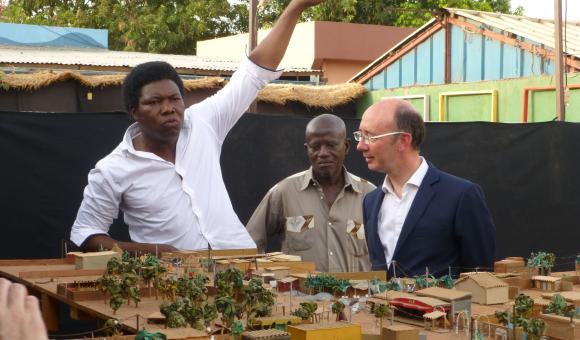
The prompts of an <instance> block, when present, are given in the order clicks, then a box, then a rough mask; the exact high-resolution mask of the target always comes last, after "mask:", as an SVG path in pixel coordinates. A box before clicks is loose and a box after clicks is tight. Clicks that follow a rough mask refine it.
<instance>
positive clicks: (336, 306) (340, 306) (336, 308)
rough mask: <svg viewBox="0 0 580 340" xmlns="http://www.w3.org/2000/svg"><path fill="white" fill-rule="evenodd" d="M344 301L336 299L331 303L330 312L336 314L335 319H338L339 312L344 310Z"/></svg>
mask: <svg viewBox="0 0 580 340" xmlns="http://www.w3.org/2000/svg"><path fill="white" fill-rule="evenodd" d="M344 307H345V306H344V303H342V301H340V300H336V301H335V302H334V303H333V304H332V313H334V314H336V321H340V314H341V313H342V311H344Z"/></svg>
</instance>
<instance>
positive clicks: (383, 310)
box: [374, 304, 391, 334]
mask: <svg viewBox="0 0 580 340" xmlns="http://www.w3.org/2000/svg"><path fill="white" fill-rule="evenodd" d="M390 310H391V309H390V308H389V306H388V305H386V304H378V305H375V310H374V315H375V317H376V318H378V319H379V324H380V329H381V334H382V333H383V318H384V317H385V316H387V315H388V314H389V311H390Z"/></svg>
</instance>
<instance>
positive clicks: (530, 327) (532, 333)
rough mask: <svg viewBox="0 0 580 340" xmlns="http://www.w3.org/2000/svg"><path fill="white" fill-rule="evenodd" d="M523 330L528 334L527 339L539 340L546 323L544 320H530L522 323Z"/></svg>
mask: <svg viewBox="0 0 580 340" xmlns="http://www.w3.org/2000/svg"><path fill="white" fill-rule="evenodd" d="M523 328H524V331H525V332H526V333H528V336H529V339H539V337H540V336H542V335H544V331H545V330H546V323H545V322H544V320H540V319H531V320H528V321H527V322H526V323H524V325H523Z"/></svg>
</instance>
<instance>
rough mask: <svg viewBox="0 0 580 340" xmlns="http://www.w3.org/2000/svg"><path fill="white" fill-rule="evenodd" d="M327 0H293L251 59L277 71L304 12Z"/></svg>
mask: <svg viewBox="0 0 580 340" xmlns="http://www.w3.org/2000/svg"><path fill="white" fill-rule="evenodd" d="M323 1H325V0H292V1H291V2H290V4H289V5H288V7H286V9H285V10H284V12H283V13H282V15H281V16H280V18H278V20H277V21H276V23H275V24H274V27H273V28H272V30H271V31H270V33H269V34H268V35H267V36H266V37H265V38H264V40H262V42H260V44H259V45H258V46H257V47H256V48H255V49H254V50H253V51H252V53H250V59H251V60H252V61H253V62H254V63H256V64H258V65H260V66H262V67H264V68H267V69H271V70H273V69H276V68H277V67H278V65H279V64H280V61H281V60H282V57H284V53H285V52H286V48H287V47H288V43H289V42H290V38H291V37H292V32H293V31H294V27H295V26H296V23H297V22H298V19H299V18H300V15H301V14H302V12H304V10H305V9H307V8H308V7H311V6H315V5H318V4H319V3H321V2H323Z"/></svg>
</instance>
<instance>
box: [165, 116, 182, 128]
mask: <svg viewBox="0 0 580 340" xmlns="http://www.w3.org/2000/svg"><path fill="white" fill-rule="evenodd" d="M162 124H163V126H166V127H177V126H179V120H178V119H173V118H172V119H168V120H166V121H164V122H163V123H162Z"/></svg>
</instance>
